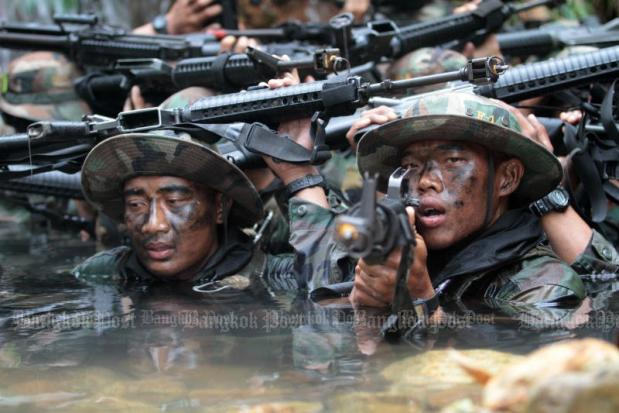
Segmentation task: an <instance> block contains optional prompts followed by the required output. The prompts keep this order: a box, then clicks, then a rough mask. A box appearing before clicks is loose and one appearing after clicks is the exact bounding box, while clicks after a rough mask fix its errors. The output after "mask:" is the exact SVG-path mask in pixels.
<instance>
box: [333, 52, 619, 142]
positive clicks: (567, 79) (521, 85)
mask: <svg viewBox="0 0 619 413" xmlns="http://www.w3.org/2000/svg"><path fill="white" fill-rule="evenodd" d="M617 76H619V46H614V47H609V48H606V49H601V50H598V51H595V52H588V53H581V54H578V55H574V56H568V57H564V58H561V59H549V60H545V61H541V62H536V63H529V64H523V65H520V66H517V67H514V68H510V69H509V71H507V72H506V73H505V74H503V75H501V77H500V78H499V79H498V80H497V81H496V82H494V83H487V84H485V85H479V86H474V85H467V84H464V85H457V86H450V87H448V88H447V89H443V90H438V91H434V92H430V93H431V94H433V93H447V92H449V91H451V90H458V91H469V92H471V93H475V94H478V95H481V96H486V97H491V98H495V99H500V100H503V101H505V102H507V103H514V102H518V101H520V100H523V99H528V98H531V97H537V96H543V95H545V94H549V93H554V92H557V91H562V90H564V89H567V88H571V87H582V86H587V85H589V84H594V83H598V82H608V81H612V80H614V79H615V78H616V77H617ZM409 99H413V100H414V99H417V97H416V96H411V97H407V98H404V99H393V98H387V97H381V96H379V97H372V98H370V99H369V100H368V105H369V106H370V107H377V106H380V105H385V106H390V107H392V108H393V109H394V110H395V111H396V113H398V112H401V111H402V110H406V108H407V107H408V106H407V105H408V101H409ZM359 116H361V114H360V113H357V114H354V115H349V116H346V117H338V118H335V119H333V120H332V122H331V123H330V124H329V125H328V127H327V132H326V139H327V140H329V141H341V140H342V139H343V137H344V135H345V134H346V132H348V130H349V129H350V127H351V126H352V124H353V123H354V122H355V121H356V120H357V119H358V118H359ZM362 133H363V131H360V132H359V133H358V135H357V136H358V137H360V136H361V134H362Z"/></svg>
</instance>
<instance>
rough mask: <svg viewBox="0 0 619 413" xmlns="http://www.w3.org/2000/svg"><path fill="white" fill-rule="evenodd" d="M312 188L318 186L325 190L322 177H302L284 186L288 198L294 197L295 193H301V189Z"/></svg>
mask: <svg viewBox="0 0 619 413" xmlns="http://www.w3.org/2000/svg"><path fill="white" fill-rule="evenodd" d="M314 186H320V187H322V188H323V189H325V190H326V189H327V184H326V182H325V178H323V177H322V175H307V176H304V177H303V178H299V179H297V180H294V181H292V182H290V183H289V184H288V185H286V193H287V194H288V197H289V198H290V197H292V196H294V194H296V193H297V192H299V191H301V190H302V189H305V188H312V187H314Z"/></svg>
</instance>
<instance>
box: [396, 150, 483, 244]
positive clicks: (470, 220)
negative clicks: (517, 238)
mask: <svg viewBox="0 0 619 413" xmlns="http://www.w3.org/2000/svg"><path fill="white" fill-rule="evenodd" d="M401 165H402V166H404V167H408V168H411V169H412V171H413V175H412V177H411V180H410V188H411V191H412V192H413V195H414V196H416V197H418V198H419V200H420V205H419V207H418V208H417V209H416V214H415V224H416V227H417V230H418V231H419V233H420V235H421V236H422V237H423V239H424V241H425V242H426V245H427V247H428V249H430V250H439V249H443V248H448V247H450V246H452V245H453V244H455V243H456V242H458V241H461V240H463V239H464V238H466V237H467V236H469V235H471V234H473V233H474V232H475V231H477V230H479V229H480V228H481V227H482V225H483V224H484V219H485V213H486V196H487V195H486V182H487V178H488V160H487V152H486V150H485V149H484V148H482V147H481V146H478V145H474V144H468V143H462V142H456V141H447V140H444V141H441V140H434V141H424V142H415V143H413V144H411V145H410V146H408V147H407V148H406V150H405V152H404V157H403V158H402V160H401Z"/></svg>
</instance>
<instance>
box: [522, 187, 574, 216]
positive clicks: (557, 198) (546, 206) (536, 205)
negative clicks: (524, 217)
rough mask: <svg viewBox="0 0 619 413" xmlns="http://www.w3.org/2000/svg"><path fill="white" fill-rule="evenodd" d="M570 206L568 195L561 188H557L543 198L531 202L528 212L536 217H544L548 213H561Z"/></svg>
mask: <svg viewBox="0 0 619 413" xmlns="http://www.w3.org/2000/svg"><path fill="white" fill-rule="evenodd" d="M569 204H570V194H569V193H568V192H567V191H566V190H565V188H563V187H560V186H559V187H557V189H555V190H554V191H552V192H550V193H549V194H548V195H546V196H545V197H543V198H540V199H538V200H537V201H535V202H531V205H529V210H530V211H531V212H532V213H533V214H535V215H537V216H538V217H541V216H544V215H546V214H547V213H549V212H552V211H557V212H563V211H565V210H566V209H567V207H568V206H569Z"/></svg>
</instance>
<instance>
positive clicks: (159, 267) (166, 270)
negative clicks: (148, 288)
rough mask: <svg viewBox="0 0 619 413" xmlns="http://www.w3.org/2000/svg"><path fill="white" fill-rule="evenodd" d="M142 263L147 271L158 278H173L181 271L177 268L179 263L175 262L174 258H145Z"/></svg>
mask: <svg viewBox="0 0 619 413" xmlns="http://www.w3.org/2000/svg"><path fill="white" fill-rule="evenodd" d="M143 264H144V267H146V269H147V270H148V272H149V273H151V274H152V275H154V276H156V277H159V278H174V277H175V276H177V275H178V274H179V273H181V272H182V269H181V268H179V265H178V264H176V263H175V262H174V260H170V261H152V260H147V261H146V262H144V263H143Z"/></svg>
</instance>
